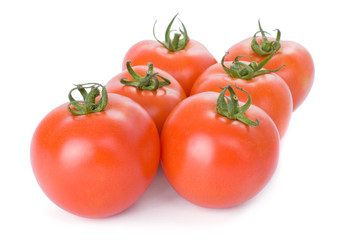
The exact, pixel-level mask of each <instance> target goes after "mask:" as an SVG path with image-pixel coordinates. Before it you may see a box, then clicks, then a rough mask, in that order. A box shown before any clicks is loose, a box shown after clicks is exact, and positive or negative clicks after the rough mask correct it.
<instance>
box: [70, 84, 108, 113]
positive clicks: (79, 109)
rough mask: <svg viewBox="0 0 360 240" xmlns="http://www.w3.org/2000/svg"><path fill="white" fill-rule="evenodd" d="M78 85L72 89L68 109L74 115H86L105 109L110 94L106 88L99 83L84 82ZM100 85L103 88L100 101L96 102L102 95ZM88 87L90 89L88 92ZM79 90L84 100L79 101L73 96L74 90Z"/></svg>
mask: <svg viewBox="0 0 360 240" xmlns="http://www.w3.org/2000/svg"><path fill="white" fill-rule="evenodd" d="M75 86H76V87H75V88H73V89H71V90H70V92H69V95H68V97H69V100H70V103H69V104H68V110H69V112H70V113H72V114H74V115H85V114H90V113H95V112H101V111H103V110H104V109H105V107H106V105H107V102H108V95H107V91H106V88H105V87H104V86H103V85H101V84H99V83H84V84H77V85H75ZM99 87H101V88H102V90H101V98H100V99H99V101H97V102H95V100H96V98H97V97H98V96H99V95H100V90H99ZM86 89H90V91H89V92H88V91H87V90H86ZM75 90H78V91H79V92H80V94H81V96H82V97H83V101H77V100H75V99H74V98H73V96H72V92H73V91H75ZM71 106H73V108H74V109H75V110H74V109H73V108H71Z"/></svg>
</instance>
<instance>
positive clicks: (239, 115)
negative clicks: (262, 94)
mask: <svg viewBox="0 0 360 240" xmlns="http://www.w3.org/2000/svg"><path fill="white" fill-rule="evenodd" d="M235 87H236V88H237V89H239V90H240V91H243V92H244V93H246V94H247V95H248V100H247V101H246V103H245V104H244V105H242V106H240V105H239V101H238V97H237V96H236V93H235V91H234V89H233V88H232V87H231V85H230V84H229V85H227V86H226V87H224V88H221V89H222V91H221V93H220V95H219V97H218V100H217V105H216V111H217V113H218V114H220V115H222V116H225V117H227V118H229V119H231V120H238V121H240V122H242V123H244V124H246V125H249V126H253V127H256V126H258V125H259V124H260V123H259V120H257V119H255V122H254V121H252V120H250V119H249V118H248V117H246V116H245V114H244V113H245V112H246V111H247V110H248V109H249V107H250V106H251V96H250V94H249V93H248V92H247V91H245V90H244V89H242V88H239V87H237V86H236V85H235ZM226 90H228V91H229V93H230V98H229V97H227V96H225V93H226Z"/></svg>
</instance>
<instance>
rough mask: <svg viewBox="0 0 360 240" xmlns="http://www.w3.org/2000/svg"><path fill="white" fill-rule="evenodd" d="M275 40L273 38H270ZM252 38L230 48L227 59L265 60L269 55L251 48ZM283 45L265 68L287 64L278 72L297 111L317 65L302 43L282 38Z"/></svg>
mask: <svg viewBox="0 0 360 240" xmlns="http://www.w3.org/2000/svg"><path fill="white" fill-rule="evenodd" d="M268 39H269V40H270V41H273V40H274V39H273V38H268ZM251 41H252V37H251V38H247V39H245V40H243V41H241V42H239V43H237V44H235V45H233V46H232V47H230V49H229V50H228V52H229V54H228V55H227V56H226V57H225V61H233V60H234V58H235V57H236V56H238V55H246V56H252V57H251V58H246V57H245V58H242V59H244V60H246V61H256V62H257V63H259V62H261V61H262V60H264V59H265V58H266V57H267V56H263V57H262V56H260V55H258V54H257V53H255V52H254V51H253V50H252V48H251ZM257 41H258V43H259V44H261V43H262V39H261V38H260V37H258V38H257ZM280 44H281V47H280V49H279V51H278V52H277V53H275V55H274V56H273V57H272V59H271V60H270V61H269V62H268V63H267V64H266V66H265V69H269V70H274V69H277V68H279V67H281V66H282V65H285V67H283V68H282V69H281V70H280V71H278V72H276V73H277V74H278V75H279V76H280V77H281V78H282V79H284V81H285V82H286V84H287V85H288V86H289V89H290V91H291V94H292V98H293V111H295V110H296V109H297V108H298V107H299V106H300V105H301V103H302V102H303V101H304V100H305V98H306V97H307V95H308V94H309V92H310V89H311V87H312V84H313V82H314V76H315V67H314V62H313V59H312V57H311V55H310V53H309V52H308V51H307V50H306V49H305V48H304V47H303V46H301V45H300V44H298V43H296V42H293V41H282V40H280Z"/></svg>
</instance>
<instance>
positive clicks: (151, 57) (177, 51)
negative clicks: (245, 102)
mask: <svg viewBox="0 0 360 240" xmlns="http://www.w3.org/2000/svg"><path fill="white" fill-rule="evenodd" d="M175 17H176V16H175ZM175 17H174V18H173V19H172V21H171V22H170V24H169V26H168V28H167V31H166V33H165V42H161V41H159V40H156V41H155V40H144V41H141V42H138V43H136V44H135V45H134V46H132V47H131V48H130V49H129V50H128V51H127V53H126V55H125V57H124V61H123V69H126V62H127V61H129V60H130V61H131V62H132V64H133V65H146V64H147V63H148V62H152V63H153V64H154V65H155V66H156V67H157V68H160V69H162V70H164V71H166V72H167V73H169V74H170V75H172V76H173V77H174V78H175V79H176V80H177V81H178V82H179V83H180V85H181V86H182V87H183V89H184V91H185V93H186V94H187V95H188V94H189V93H190V90H191V87H192V85H193V83H194V81H195V80H196V78H197V77H198V76H199V75H200V74H201V73H202V72H203V71H204V70H205V69H206V68H208V67H209V66H211V65H212V64H214V63H216V59H215V58H214V57H213V56H212V54H211V53H210V52H209V51H208V50H207V49H206V47H205V46H204V45H203V44H201V43H200V42H197V41H195V40H193V39H189V38H188V35H187V32H186V28H185V26H184V24H182V26H183V30H181V34H179V33H176V34H175V36H174V40H171V39H170V32H171V31H172V30H171V25H172V23H173V21H174V19H175ZM181 35H183V36H184V37H183V38H181V39H180V37H181Z"/></svg>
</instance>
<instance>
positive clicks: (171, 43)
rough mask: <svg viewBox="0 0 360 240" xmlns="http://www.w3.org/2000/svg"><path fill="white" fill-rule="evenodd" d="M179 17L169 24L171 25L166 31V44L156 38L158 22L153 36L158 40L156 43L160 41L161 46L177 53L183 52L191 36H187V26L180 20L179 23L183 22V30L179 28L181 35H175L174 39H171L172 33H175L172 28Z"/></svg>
mask: <svg viewBox="0 0 360 240" xmlns="http://www.w3.org/2000/svg"><path fill="white" fill-rule="evenodd" d="M177 15H178V14H176V15H175V16H174V17H173V19H172V20H171V22H170V23H169V25H168V27H167V29H166V32H165V41H164V42H162V41H160V40H159V39H157V38H156V36H155V24H156V21H155V23H154V27H153V35H154V38H155V39H156V41H158V42H159V43H160V44H161V45H163V46H164V47H166V48H167V49H168V50H169V51H170V52H177V51H180V50H183V49H184V48H185V47H186V45H187V43H188V41H189V35H188V34H187V31H186V28H185V25H184V24H183V23H182V22H181V21H180V20H179V21H180V22H181V25H182V27H183V29H181V28H179V31H180V33H175V34H174V38H173V39H171V37H170V33H171V32H172V31H173V30H172V29H171V26H172V24H173V22H174V20H175V18H176V17H177ZM181 36H183V37H182V38H181Z"/></svg>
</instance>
